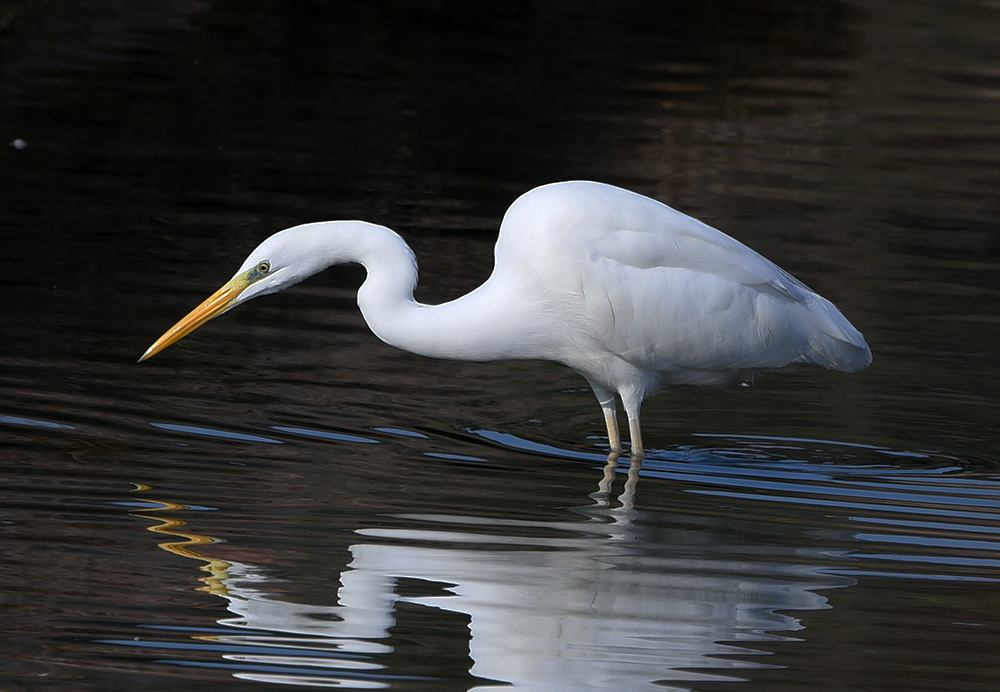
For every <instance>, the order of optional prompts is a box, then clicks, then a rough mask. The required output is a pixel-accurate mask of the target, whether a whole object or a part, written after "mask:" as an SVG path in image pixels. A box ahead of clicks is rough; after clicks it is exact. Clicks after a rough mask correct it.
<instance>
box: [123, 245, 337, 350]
mask: <svg viewBox="0 0 1000 692" xmlns="http://www.w3.org/2000/svg"><path fill="white" fill-rule="evenodd" d="M305 230H306V229H305V227H296V228H290V229H287V230H284V231H281V232H279V233H276V234H274V235H273V236H271V237H270V238H268V239H267V240H265V241H264V242H263V243H261V244H260V245H259V246H258V247H257V249H255V250H254V251H253V252H251V253H250V255H249V256H248V257H247V258H246V260H245V261H244V262H243V265H242V266H241V267H240V268H239V271H237V272H236V274H235V275H234V276H233V278H231V279H230V280H229V281H228V282H226V284H225V285H224V286H222V288H220V289H219V290H217V291H216V292H215V293H213V294H212V295H210V296H209V297H208V298H206V299H205V301H204V302H202V303H201V305H199V306H198V307H196V308H195V309H194V310H192V311H191V312H189V313H188V314H187V315H186V316H184V317H183V318H182V319H181V320H180V321H179V322H177V324H175V325H174V326H173V327H171V328H170V329H168V330H167V331H166V332H164V334H163V335H162V336H161V337H160V338H159V339H157V340H156V341H155V342H153V345H152V346H150V347H149V348H148V349H146V352H145V353H143V354H142V357H141V358H139V362H140V363H141V362H142V361H144V360H146V359H147V358H152V357H153V356H155V355H156V354H157V353H159V352H160V351H162V350H163V349H165V348H166V347H167V346H170V345H171V344H173V343H175V342H177V341H180V340H181V339H183V338H184V337H185V336H187V335H188V334H190V333H191V332H193V331H194V330H195V329H197V328H198V327H200V326H201V325H203V324H205V323H206V322H208V321H209V320H211V319H214V318H216V317H218V316H219V315H221V314H222V313H224V312H227V311H229V310H231V309H233V308H234V307H236V306H237V305H239V304H241V303H245V302H246V301H248V300H250V299H251V298H256V297H257V296H262V295H266V294H268V293H276V292H277V291H280V290H281V289H283V288H286V287H288V286H290V285H292V284H294V283H298V282H299V281H301V280H302V279H304V278H306V277H307V276H309V275H310V274H313V273H315V272H316V271H319V270H320V269H322V266H321V265H320V264H319V262H318V260H317V258H316V256H315V254H311V253H310V251H309V243H308V242H301V241H302V240H305V239H304V238H302V237H300V236H303V235H305V233H304V231H305ZM297 241H298V242H297Z"/></svg>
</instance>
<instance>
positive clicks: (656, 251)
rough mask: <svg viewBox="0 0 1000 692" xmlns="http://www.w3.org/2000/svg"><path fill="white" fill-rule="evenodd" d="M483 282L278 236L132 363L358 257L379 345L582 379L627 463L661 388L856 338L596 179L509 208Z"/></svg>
mask: <svg viewBox="0 0 1000 692" xmlns="http://www.w3.org/2000/svg"><path fill="white" fill-rule="evenodd" d="M495 258H496V262H495V266H494V268H493V273H492V274H491V275H490V278H489V279H487V280H486V282H485V283H484V284H483V285H482V286H480V287H479V288H477V289H475V290H474V291H472V292H471V293H469V294H467V295H464V296H462V297H461V298H457V299H455V300H453V301H451V302H448V303H444V304H442V305H424V304H421V303H418V302H416V301H415V300H414V298H413V290H414V288H415V287H416V285H417V262H416V258H415V257H414V255H413V251H412V250H410V248H409V246H408V245H407V244H406V242H405V241H404V240H403V239H402V238H400V237H399V236H398V235H397V234H396V233H394V232H393V231H391V230H389V229H388V228H385V227H384V226H378V225H375V224H371V223H366V222H362V221H326V222H320V223H309V224H304V225H301V226H295V227H293V228H288V229H286V230H284V231H280V232H279V233H276V234H274V235H272V236H271V237H270V238H268V239H267V240H265V241H264V242H263V243H261V244H260V246H258V247H257V249H256V250H254V251H253V252H251V253H250V256H249V257H247V259H246V261H245V262H243V266H241V267H240V269H239V271H237V272H236V275H235V276H234V277H233V278H232V279H230V281H229V282H228V283H227V284H226V285H224V286H223V287H222V288H220V289H219V290H218V291H216V292H215V293H214V294H212V296H210V297H209V298H208V299H207V300H205V302H203V303H202V304H201V305H199V306H198V307H197V308H195V309H194V310H193V311H191V313H189V314H188V315H187V316H186V317H184V318H183V319H182V320H181V321H180V322H178V323H177V324H175V325H174V326H173V327H171V328H170V329H169V330H168V331H167V332H166V333H165V334H164V335H163V336H161V337H160V338H159V339H157V340H156V342H155V343H153V345H152V346H150V347H149V349H148V350H147V351H146V352H145V353H144V354H143V355H142V357H141V358H140V359H139V360H140V362H141V361H143V360H145V359H147V358H149V357H151V356H153V355H155V354H156V353H158V352H160V351H162V350H163V349H164V348H166V347H167V346H169V345H170V344H172V343H174V342H175V341H177V340H179V339H181V338H182V337H184V336H185V335H187V334H189V333H190V332H192V331H194V330H195V329H197V328H198V327H200V326H201V325H203V324H204V323H205V322H207V321H209V320H210V319H212V318H214V317H217V316H218V315H221V314H222V313H224V312H226V311H227V310H229V309H231V308H234V307H236V306H237V305H239V304H240V303H243V302H246V301H247V300H249V299H251V298H255V297H257V296H261V295H265V294H267V293H275V292H276V291H280V290H282V289H283V288H286V287H288V286H291V285H292V284H295V283H298V282H299V281H302V280H303V279H305V278H306V277H308V276H311V275H313V274H315V273H317V272H319V271H322V270H323V269H326V268H327V267H329V266H331V265H334V264H340V263H344V262H358V263H360V264H362V265H364V267H365V269H367V271H368V277H367V278H366V280H365V281H364V283H363V284H362V285H361V288H360V289H359V290H358V306H359V307H360V308H361V313H362V314H363V315H364V318H365V321H366V322H367V323H368V326H369V327H370V328H371V330H372V331H373V332H374V333H375V335H376V336H378V338H380V339H382V341H384V342H386V343H388V344H391V345H393V346H396V347H398V348H402V349H404V350H407V351H411V352H413V353H418V354H421V355H424V356H430V357H434V358H452V359H458V360H473V361H487V360H500V359H515V358H520V359H542V360H551V361H556V362H558V363H562V364H564V365H567V366H569V367H570V368H572V369H573V370H575V371H576V372H578V373H580V374H581V375H583V377H584V378H586V380H587V382H588V383H590V387H591V389H593V391H594V394H595V395H596V396H597V401H598V403H599V404H600V405H601V409H602V410H603V412H604V420H605V423H606V424H607V428H608V441H609V443H610V447H611V450H612V452H613V453H617V452H620V451H621V437H620V435H619V433H618V422H617V415H616V405H615V394H617V395H618V396H619V397H620V398H621V400H622V404H623V406H624V408H625V413H626V414H627V416H628V423H629V433H630V436H631V448H632V455H633V457H636V456H638V457H641V456H642V454H643V446H642V435H641V432H640V428H639V409H640V406H641V405H642V402H643V400H644V399H645V398H646V397H647V396H649V395H651V394H654V393H656V392H658V391H659V390H661V389H662V388H663V387H665V386H668V385H675V384H713V385H721V384H726V383H730V382H734V381H740V380H747V379H749V378H751V377H752V376H753V375H754V374H755V373H757V372H759V371H762V370H770V369H777V368H783V367H785V366H789V365H793V364H812V365H820V366H823V367H826V368H832V369H834V370H841V371H844V372H854V371H856V370H860V369H861V368H864V367H865V366H867V365H868V364H869V363H870V362H871V351H870V350H869V348H868V344H866V343H865V340H864V337H862V336H861V334H860V332H858V330H857V329H855V328H854V326H853V325H851V323H850V322H848V321H847V319H846V318H845V317H844V316H843V315H842V314H841V313H840V312H839V311H838V310H837V308H836V307H834V306H833V304H832V303H830V302H829V301H827V300H826V299H825V298H823V297H821V296H819V295H818V294H816V293H814V292H813V291H812V290H810V289H809V288H808V287H806V286H805V285H804V284H803V283H801V282H800V281H798V280H797V279H795V278H794V277H792V276H791V275H790V274H788V273H787V272H785V271H784V270H782V269H781V268H779V267H778V266H776V265H775V264H773V263H772V262H770V261H769V260H767V259H765V258H764V257H762V256H761V255H759V254H757V253H756V252H754V251H753V250H751V249H750V248H748V247H746V246H745V245H743V244H742V243H740V242H738V241H736V240H734V239H733V238H730V237H729V236H727V235H726V234H724V233H722V232H721V231H718V230H716V229H714V228H711V227H710V226H707V225H705V224H703V223H701V222H700V221H697V220H696V219H693V218H691V217H690V216H686V215H685V214H682V213H681V212H679V211H676V210H674V209H671V208H670V207H668V206H666V205H664V204H661V203H660V202H657V201H655V200H652V199H650V198H648V197H644V196H642V195H639V194H636V193H634V192H630V191H628V190H623V189H621V188H617V187H612V186H610V185H604V184H601V183H594V182H583V181H577V182H563V183H553V184H551V185H545V186H543V187H539V188H535V189H534V190H531V191H529V192H527V193H525V194H524V195H522V196H521V197H520V198H519V199H517V200H516V201H515V202H514V203H513V204H512V205H511V207H510V209H508V210H507V213H506V215H505V216H504V219H503V223H502V224H501V226H500V236H499V238H498V239H497V244H496V249H495Z"/></svg>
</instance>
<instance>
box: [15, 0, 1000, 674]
mask: <svg viewBox="0 0 1000 692" xmlns="http://www.w3.org/2000/svg"><path fill="white" fill-rule="evenodd" d="M998 34H1000V5H998V4H997V3H996V2H972V1H969V2H966V1H963V0H956V1H955V2H919V1H918V2H912V3H907V4H906V6H905V8H904V7H903V6H902V5H900V4H899V3H893V2H888V1H879V0H873V1H871V2H856V3H840V2H824V1H822V0H821V1H820V2H812V1H810V2H795V1H792V0H787V1H774V2H754V3H747V2H735V1H734V2H707V3H706V2H704V1H699V2H690V3H685V2H681V3H626V4H622V3H610V2H579V3H556V4H553V3H544V4H543V3H537V4H533V3H510V4H507V5H504V6H503V7H501V8H491V7H488V6H486V5H481V4H468V6H467V5H466V4H461V3H411V2H394V3H376V4H358V6H357V7H355V8H352V9H345V8H342V7H340V4H339V3H324V4H320V3H285V4H280V3H269V2H257V1H252V0H251V1H247V0H243V1H241V2H211V1H209V0H204V1H198V0H176V1H173V2H160V3H130V2H118V1H115V0H109V1H107V2H101V1H97V0H94V1H91V2H68V1H63V0H55V1H53V2H31V1H26V2H8V3H0V140H2V143H3V146H2V147H0V181H2V184H0V233H2V242H3V245H2V247H3V260H4V262H3V269H2V271H0V282H2V289H3V295H4V301H3V303H4V308H3V313H2V315H3V324H2V327H0V330H2V331H0V335H2V338H0V368H2V370H0V376H2V379H0V386H2V389H0V450H2V453H0V454H2V456H0V496H2V504H0V530H2V533H0V551H2V554H0V589H2V592H0V598H2V607H0V633H2V634H0V643H2V654H3V655H2V663H0V689H4V690H7V689H10V690H36V689H37V690H41V689H45V690H50V689H51V690H140V689H141V690H177V689H188V690H209V689H211V690H219V689H229V690H266V689H278V688H280V687H283V686H285V685H298V686H306V687H309V686H313V687H338V686H339V687H344V688H348V689H380V688H391V689H397V690H464V689H470V688H476V689H503V688H505V687H508V686H510V685H511V684H512V685H513V686H514V687H515V689H523V690H590V689H594V690H597V689H610V690H645V689H649V690H654V689H655V690H664V689H676V690H746V691H749V690H768V691H773V690H778V691H780V690H819V689H828V690H855V689H856V690H876V691H879V692H882V691H888V690H902V689H905V690H995V689H998V687H1000V655H998V653H997V652H998V647H997V642H998V641H1000V454H998V451H1000V448H998V444H997V422H998V420H1000V404H998V393H1000V392H998V386H997V381H998V375H1000V368H998V366H997V361H998V347H997V344H998V343H1000V318H998V314H1000V289H998V286H1000V284H998V277H1000V271H998V270H1000V242H998V239H1000V223H998V220H997V219H998V215H1000V50H998V43H997V39H996V37H997V36H998ZM15 142H16V144H10V145H8V143H15ZM571 178H592V179H599V180H604V181H607V182H610V183H615V184H619V185H624V186H627V187H631V188H633V189H636V190H638V191H640V192H644V193H647V194H650V195H653V196H655V197H658V198H660V199H663V200H664V201H667V202H669V203H671V204H673V205H674V206H677V207H679V208H681V209H683V210H685V211H687V212H689V213H692V214H694V215H696V216H698V217H700V218H703V219H704V220H706V221H708V222H710V223H712V224H713V225H716V226H718V227H720V228H722V229H724V230H726V231H727V232H729V233H731V234H733V235H735V236H736V237H738V238H740V239H741V240H743V241H744V242H747V243H748V244H750V245H751V246H753V247H755V248H756V249H758V250H760V251H761V252H763V253H764V254H765V255H767V256H769V257H771V258H772V259H774V260H775V261H777V262H778V263H779V264H781V265H783V266H785V267H786V268H788V269H789V270H791V271H793V272H794V273H795V274H796V275H797V276H799V278H801V279H802V280H803V281H805V282H806V283H808V284H810V285H811V286H813V287H814V288H816V289H817V290H819V291H820V292H821V293H823V294H824V295H826V296H827V297H829V298H831V299H832V300H833V301H834V302H836V303H837V304H838V305H839V306H840V307H841V308H842V310H843V311H844V312H845V313H846V314H847V315H848V316H849V317H850V318H851V320H852V321H853V322H854V323H855V324H856V325H857V326H858V327H859V328H860V329H861V330H862V331H863V332H864V333H865V335H866V337H867V338H868V341H869V343H870V344H871V346H872V350H873V352H874V354H875V362H874V364H873V366H872V368H871V369H869V370H868V371H866V372H864V373H861V374H858V375H852V376H846V375H841V374H836V373H826V372H812V371H805V372H800V373H798V374H795V375H791V376H772V377H767V378H764V379H762V380H759V381H758V382H757V383H756V384H755V385H754V386H753V387H752V388H747V389H735V390H725V391H716V390H703V389H678V390H675V391H672V392H670V393H668V394H666V395H664V396H661V397H658V398H657V399H654V400H651V401H650V402H648V403H647V406H646V407H645V409H644V422H645V430H644V432H645V434H646V436H647V444H648V445H649V446H651V447H652V450H651V451H650V456H649V458H648V459H647V460H646V461H645V463H644V465H643V467H642V469H641V470H639V469H631V473H630V469H629V466H628V463H627V460H623V461H622V462H621V463H620V464H619V465H618V466H617V467H611V468H607V469H606V468H605V458H604V454H605V449H604V446H605V444H606V440H605V439H604V438H603V435H604V430H603V423H602V421H601V418H600V412H599V410H598V408H597V407H596V406H595V405H594V402H593V398H592V395H591V394H590V393H589V392H587V391H585V390H584V389H583V388H582V385H583V383H582V381H581V380H580V379H579V378H578V377H576V376H575V375H574V374H573V373H571V372H568V371H566V370H565V369H562V368H560V367H558V366H554V365H550V364H545V363H492V364H464V363H449V362H437V361H430V360H425V359H421V358H418V357H416V356H411V355H408V354H405V353H401V352H398V351H395V350H393V349H391V348H389V347H387V346H384V345H383V344H381V343H379V342H377V341H376V340H375V338H374V337H373V336H371V334H370V333H369V332H368V330H367V328H366V327H365V325H364V322H363V321H362V319H361V317H360V315H359V314H358V312H357V309H356V307H355V305H354V289H355V288H356V287H357V285H358V283H359V282H360V280H361V278H362V276H363V275H362V273H361V271H360V270H357V269H343V270H338V271H335V272H328V273H327V274H325V275H323V276H321V277H319V278H317V279H314V280H313V281H311V282H309V283H307V284H305V285H302V286H299V287H296V288H295V289H292V290H290V291H288V292H286V293H284V294H281V295H279V296H273V297H270V298H266V299H262V300H260V301H255V302H254V303H252V304H251V305H248V306H245V307H243V308H241V309H240V310H237V311H235V312H233V313H231V314H229V315H227V316H226V317H225V318H223V319H221V320H218V321H216V322H214V323H212V324H211V325H210V326H208V327H205V328H203V329H202V330H201V331H199V333H198V334H196V335H194V336H192V337H189V338H188V339H186V340H185V341H184V342H182V343H181V344H180V345H178V346H175V347H172V348H171V349H170V350H169V351H168V352H166V353H164V354H162V355H161V356H157V358H155V359H154V360H152V361H150V362H147V363H143V364H142V365H136V364H135V359H136V358H137V357H138V355H139V354H140V353H142V351H143V350H144V349H145V348H146V347H147V346H148V345H149V343H150V342H151V341H152V340H153V339H154V338H155V337H156V336H158V335H159V334H160V333H161V332H162V331H163V330H164V329H165V328H166V327H168V326H169V325H170V324H172V323H173V322H174V321H175V320H176V319H177V318H178V317H180V316H181V315H182V314H184V313H185V312H186V311H187V310H188V309H190V308H191V307H193V306H194V305H195V304H196V303H197V302H199V301H200V300H201V299H202V298H203V297H205V296H207V295H208V293H209V292H211V291H212V290H214V289H215V288H216V287H217V286H218V285H219V284H221V283H222V282H223V281H224V280H225V279H227V278H228V277H229V276H230V275H231V274H232V272H233V271H234V270H235V268H236V267H237V266H238V265H239V263H240V262H241V261H242V259H243V257H244V255H245V254H246V252H248V251H249V250H250V249H252V248H253V247H254V246H255V245H256V244H257V242H259V241H260V240H261V239H263V238H264V237H266V236H267V235H269V234H270V233H271V232H273V231H274V230H277V229H279V228H282V227H285V226H288V225H292V224H295V223H300V222H304V221H310V220H318V219H326V218H350V217H360V218H365V219H368V220H371V221H376V222H381V223H385V224H387V225H389V226H391V227H393V228H396V229H397V230H399V231H400V232H401V233H402V234H403V235H404V236H405V237H406V238H407V239H408V240H409V241H410V242H411V244H412V245H413V247H414V248H415V250H416V252H417V254H418V256H419V257H420V260H421V271H422V275H421V276H422V278H421V287H420V289H419V294H418V297H420V298H422V299H424V300H427V301H438V300H445V299H449V298H452V297H455V296H457V295H459V294H460V293H462V292H464V291H466V290H468V289H470V288H472V287H473V286H475V285H476V284H477V283H479V282H480V281H482V280H483V279H484V278H485V277H486V276H487V275H488V274H489V270H490V266H491V259H492V243H493V240H494V239H495V232H496V231H495V229H496V227H497V225H498V223H499V219H500V217H501V215H502V213H503V211H504V209H505V208H506V207H507V205H508V204H509V203H510V202H511V201H512V200H513V199H514V198H515V197H516V196H517V195H518V194H519V193H521V192H523V191H524V190H527V189H528V188H530V187H532V186H534V185H536V184H540V183H544V182H550V181H552V180H559V179H571Z"/></svg>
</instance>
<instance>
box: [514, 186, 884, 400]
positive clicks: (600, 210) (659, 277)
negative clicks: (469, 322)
mask: <svg viewBox="0 0 1000 692" xmlns="http://www.w3.org/2000/svg"><path fill="white" fill-rule="evenodd" d="M502 265H503V266H507V267H510V268H511V270H512V271H514V272H516V273H518V274H520V275H521V276H522V277H524V278H525V279H527V280H530V281H533V282H534V283H535V285H536V286H537V287H538V290H537V291H535V292H534V294H535V295H545V298H544V300H545V301H547V302H551V301H559V305H560V308H559V312H560V314H561V315H564V316H567V319H569V320H571V321H575V322H576V324H575V325H574V329H573V330H571V331H572V332H573V333H574V334H576V335H577V337H576V338H577V339H585V340H587V341H588V343H576V344H573V345H572V347H571V350H573V351H574V352H577V353H586V354H595V353H597V352H598V351H601V350H603V351H604V352H605V353H608V354H613V355H615V356H617V357H620V358H621V359H623V360H625V361H627V362H628V363H630V364H632V365H634V366H635V367H637V368H641V369H643V370H650V371H656V372H659V373H668V374H667V375H666V377H665V379H666V380H667V381H677V382H680V381H691V382H708V381H711V380H713V379H717V380H721V379H724V377H722V376H720V375H719V371H721V370H727V371H738V370H754V369H759V368H773V367H782V366H784V365H787V364H789V363H792V362H815V363H819V364H825V365H827V367H838V365H837V364H836V362H837V361H838V359H841V357H840V356H839V355H836V354H835V352H836V351H838V350H839V349H840V346H838V345H837V344H833V345H831V344H830V343H829V342H830V340H831V339H832V340H834V341H839V342H844V343H845V344H847V345H850V346H854V347H862V346H864V340H863V339H862V337H861V335H860V334H859V333H858V332H857V330H855V329H854V328H853V326H851V325H850V323H849V322H848V321H847V320H846V319H845V318H844V317H843V316H842V315H841V314H840V313H839V312H838V311H837V309H836V308H835V307H833V306H832V305H831V304H830V303H829V302H827V301H826V300H825V299H823V298H822V297H820V296H818V295H817V294H815V293H813V292H812V291H811V290H810V289H809V288H808V287H807V286H806V285H805V284H803V283H802V282H800V281H798V280H797V279H795V278H794V277H793V276H791V275H790V274H788V273H787V272H785V271H784V270H782V269H781V268H780V267H778V266H777V265H775V264H774V263H773V262H770V261H769V260H767V259H766V258H764V257H763V256H761V255H759V254H758V253H756V252H754V251H753V250H751V249H750V248H748V247H747V246H745V245H743V244H742V243H740V242H739V241H737V240H735V239H733V238H731V237H729V236H727V235H725V234H724V233H722V232H721V231H718V230H716V229H714V228H712V227H710V226H708V225H706V224H704V223H701V222H700V221H698V220H696V219H694V218H692V217H690V216H687V215H685V214H683V213H681V212H679V211H676V210H674V209H672V208H670V207H668V206H666V205H664V204H661V203H659V202H656V201H655V200H652V199H649V198H647V197H643V196H641V195H638V194H635V193H632V192H629V191H627V190H623V189H620V188H616V187H612V186H608V185H603V184H600V183H589V182H570V183H557V184H554V185H548V186H545V187H541V188H536V189H535V190H533V191H531V192H529V193H526V194H525V195H524V196H522V197H521V198H520V199H519V200H518V201H517V202H515V204H514V205H512V206H511V209H510V210H509V211H508V214H507V216H506V217H505V220H504V223H503V226H502V228H501V234H500V239H499V240H498V243H497V267H498V268H499V267H501V266H502ZM817 334H822V335H823V336H822V338H820V337H819V336H817ZM821 342H822V343H821ZM864 349H865V350H867V347H866V346H864ZM818 351H823V352H822V353H818ZM831 354H832V355H831ZM576 367H577V368H578V369H580V370H585V368H584V367H583V366H579V365H577V366H576ZM669 373H673V375H670V374H669Z"/></svg>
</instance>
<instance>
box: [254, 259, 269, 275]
mask: <svg viewBox="0 0 1000 692" xmlns="http://www.w3.org/2000/svg"><path fill="white" fill-rule="evenodd" d="M257 271H258V272H260V273H261V274H267V273H268V272H269V271H271V263H270V262H261V263H260V264H258V265H257Z"/></svg>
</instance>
